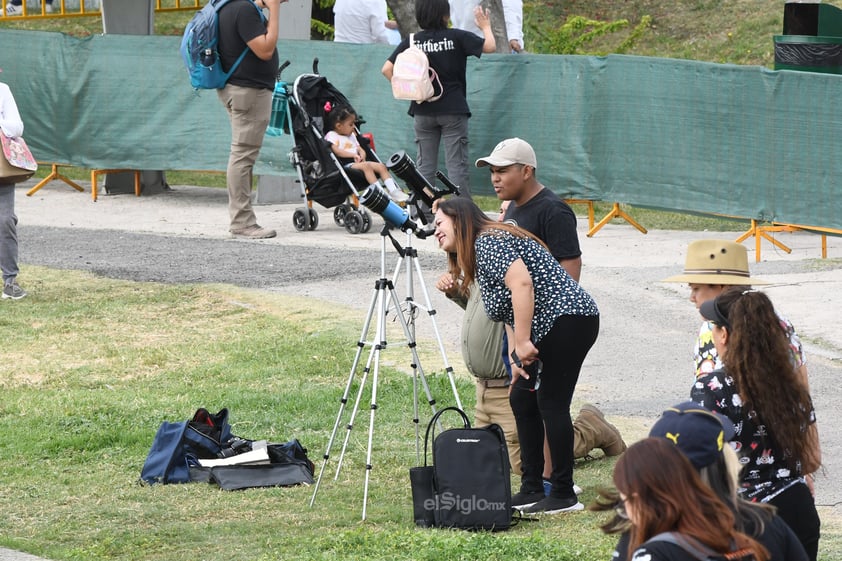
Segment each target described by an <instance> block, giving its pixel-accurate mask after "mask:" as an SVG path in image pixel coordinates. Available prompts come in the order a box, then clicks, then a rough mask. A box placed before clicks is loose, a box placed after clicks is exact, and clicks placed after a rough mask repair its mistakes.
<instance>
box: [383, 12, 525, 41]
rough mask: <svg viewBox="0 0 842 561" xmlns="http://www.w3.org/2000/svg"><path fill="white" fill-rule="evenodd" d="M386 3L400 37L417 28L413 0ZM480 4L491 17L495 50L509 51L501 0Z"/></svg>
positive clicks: (413, 31)
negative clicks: (393, 17)
mask: <svg viewBox="0 0 842 561" xmlns="http://www.w3.org/2000/svg"><path fill="white" fill-rule="evenodd" d="M386 5H388V6H389V9H390V10H391V11H392V15H394V16H395V21H396V22H397V23H398V29H400V32H401V37H407V36H408V35H409V34H410V33H415V32H416V31H418V30H419V27H418V22H416V21H415V0H386ZM482 6H483V7H484V8H486V9H487V10H488V12H489V15H490V17H491V31H492V32H493V34H494V41H496V42H497V52H498V53H507V52H509V39H508V36H507V34H506V22H505V20H504V19H503V2H502V0H482Z"/></svg>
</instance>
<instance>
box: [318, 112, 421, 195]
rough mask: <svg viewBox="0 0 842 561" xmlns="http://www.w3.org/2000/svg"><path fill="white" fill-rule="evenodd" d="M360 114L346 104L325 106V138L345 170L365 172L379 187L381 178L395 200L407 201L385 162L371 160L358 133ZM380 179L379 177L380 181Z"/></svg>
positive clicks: (367, 177)
mask: <svg viewBox="0 0 842 561" xmlns="http://www.w3.org/2000/svg"><path fill="white" fill-rule="evenodd" d="M356 123H357V114H356V113H355V112H354V110H353V109H352V108H351V107H350V106H347V105H337V106H335V107H334V106H326V107H325V130H326V131H328V132H327V134H325V140H327V141H328V142H330V149H331V150H332V151H333V153H334V154H335V155H336V157H337V158H338V159H339V162H340V163H341V164H342V165H343V166H344V167H345V169H353V170H357V171H360V172H362V173H363V174H364V175H365V179H366V181H368V184H369V185H371V186H378V187H379V186H380V181H379V180H382V182H383V186H384V187H385V188H386V192H388V193H389V197H390V198H391V199H392V200H393V201H395V202H396V203H403V202H406V199H407V195H406V193H404V192H403V191H401V189H400V188H399V187H398V185H397V183H395V180H394V179H392V176H391V174H389V170H388V168H386V166H385V165H384V164H383V163H382V162H376V161H368V160H367V159H366V152H365V149H363V147H362V146H360V143H359V141H358V140H357V135H356ZM378 178H379V180H378Z"/></svg>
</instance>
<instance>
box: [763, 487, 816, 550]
mask: <svg viewBox="0 0 842 561" xmlns="http://www.w3.org/2000/svg"><path fill="white" fill-rule="evenodd" d="M769 504H773V505H775V506H776V507H778V516H780V517H781V519H783V521H784V522H786V523H787V525H788V526H789V527H790V528H791V529H792V531H793V533H794V534H795V535H796V536H798V540H799V541H800V542H801V545H803V546H804V550H805V551H806V552H807V557H809V558H810V561H816V557H817V556H818V554H819V536H820V535H821V520H819V513H818V512H817V511H816V503H815V501H814V500H813V495H811V494H810V488H809V487H807V484H806V483H799V484H797V485H793V486H792V487H790V488H789V489H787V490H786V491H784V492H783V493H781V494H780V495H778V496H777V497H775V498H774V499H772V500H770V501H769Z"/></svg>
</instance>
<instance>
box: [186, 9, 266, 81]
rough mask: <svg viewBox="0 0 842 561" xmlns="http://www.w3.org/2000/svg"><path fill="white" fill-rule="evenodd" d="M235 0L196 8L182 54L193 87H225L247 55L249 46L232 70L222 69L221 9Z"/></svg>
mask: <svg viewBox="0 0 842 561" xmlns="http://www.w3.org/2000/svg"><path fill="white" fill-rule="evenodd" d="M230 1H231V0H210V1H209V2H208V3H207V4H206V5H205V7H204V8H202V9H201V10H199V11H198V12H196V15H195V16H193V19H191V20H190V22H189V23H188V24H187V26H186V27H185V28H184V35H183V36H182V38H181V48H180V49H179V51H180V52H181V58H182V59H184V65H185V66H186V67H187V73H188V74H189V75H190V84H191V85H192V86H193V89H197V90H198V89H205V90H213V89H219V88H223V87H225V83H226V82H228V78H230V77H231V74H233V73H234V70H236V69H237V67H238V66H239V65H240V63H241V62H242V61H243V59H244V58H245V56H246V54H247V53H248V51H249V49H248V47H246V49H245V50H244V51H243V53H242V54H241V55H240V56H239V57H238V58H237V60H236V61H235V62H234V64H232V65H231V68H229V69H228V72H224V71H223V70H222V63H221V61H220V60H219V50H218V43H219V10H221V9H222V7H223V6H225V5H226V4H227V3H228V2H230ZM251 3H252V5H253V6H254V8H255V9H256V10H257V11H258V13H259V14H260V17H261V18H263V17H264V16H263V12H262V11H261V10H260V8H258V7H257V4H255V3H254V2H251Z"/></svg>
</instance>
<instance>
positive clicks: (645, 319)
mask: <svg viewBox="0 0 842 561" xmlns="http://www.w3.org/2000/svg"><path fill="white" fill-rule="evenodd" d="M29 185H31V183H28V184H24V185H22V186H21V187H20V192H19V194H18V198H17V210H18V216H19V218H20V225H19V233H20V243H21V261H22V262H23V263H24V264H28V265H44V266H49V267H55V268H64V269H78V270H86V271H91V272H93V273H96V274H97V275H101V276H103V277H109V278H119V279H128V280H139V281H158V282H173V283H185V282H214V283H215V282H224V283H230V284H234V285H238V286H243V287H250V288H257V289H264V290H269V291H273V292H279V293H286V294H295V295H303V296H308V297H313V298H318V299H321V300H326V301H330V302H332V303H335V304H337V305H341V306H347V307H350V308H357V309H365V308H366V307H367V306H368V304H369V302H370V299H369V298H367V297H365V296H363V297H361V295H367V294H370V293H371V291H372V290H373V285H374V281H375V280H376V279H377V278H379V277H380V276H381V273H380V267H381V255H382V256H384V257H385V262H386V267H385V269H386V271H387V276H389V277H391V276H392V271H393V268H394V266H395V263H396V260H397V252H396V251H395V249H394V248H393V247H392V244H391V242H390V241H389V240H388V238H387V239H386V241H387V242H388V243H386V244H385V252H381V248H382V247H383V246H384V244H383V241H384V238H383V237H382V236H380V235H379V227H380V225H381V224H382V220H381V219H380V218H379V217H375V219H374V226H373V228H372V231H371V232H369V233H367V234H359V235H350V234H348V233H347V232H345V231H344V230H342V229H340V228H338V227H337V226H336V225H334V224H333V220H332V211H331V210H329V209H323V208H321V207H318V206H317V207H316V210H318V211H319V214H320V218H321V225H320V226H319V228H318V229H317V230H315V231H312V232H303V233H301V232H296V231H295V230H294V229H293V227H292V213H293V210H294V209H295V206H296V205H266V206H259V207H257V213H258V219H259V220H260V223H261V225H263V226H268V227H272V228H276V229H277V230H278V232H279V235H278V237H277V238H275V239H271V240H261V241H244V240H234V239H231V238H230V237H229V236H228V234H227V229H226V224H227V213H226V206H225V204H226V194H225V192H224V191H222V190H217V189H208V188H201V187H176V188H175V190H174V191H173V192H168V193H162V194H158V195H153V196H143V197H140V198H136V197H134V196H132V195H107V196H101V197H100V199H99V200H98V201H97V202H95V203H94V202H92V201H91V199H90V195H89V193H78V192H76V191H73V190H71V189H69V188H68V187H66V186H64V185H63V184H61V183H60V182H53V183H52V184H50V185H48V186H47V187H45V188H43V189H42V190H40V191H39V192H38V193H36V194H35V195H34V196H33V197H26V196H24V192H25V190H26V189H27V188H28V186H29ZM586 231H587V224H586V223H585V221H581V222H580V227H579V232H580V241H581V244H582V249H583V252H584V255H583V259H584V270H583V276H582V284H583V286H584V287H585V288H586V289H587V290H589V291H590V292H591V293H592V294H593V296H594V298H595V299H596V301H597V303H598V305H599V307H600V311H601V314H602V329H601V332H600V336H599V340H598V341H597V344H596V346H595V347H594V349H593V350H592V351H591V353H590V355H589V357H588V360H587V361H586V363H585V367H584V370H583V373H582V376H581V378H580V384H579V387H578V389H577V395H576V400H577V401H578V402H583V401H590V402H593V403H596V404H598V405H599V406H600V407H601V408H602V409H603V410H604V411H605V412H606V413H607V414H609V416H611V417H612V419H616V420H617V424H618V425H620V426H621V427H622V428H623V430H624V432H625V433H626V434H627V436H628V437H629V438H630V439H631V440H634V439H636V438H637V437H640V436H643V435H644V434H645V432H646V431H647V430H648V427H649V426H650V425H651V421H652V420H653V419H654V418H656V417H657V415H658V414H659V413H660V412H661V411H662V410H663V409H664V408H665V407H667V406H669V405H672V404H674V403H676V402H678V401H683V400H684V399H686V397H687V395H688V393H689V385H690V382H691V376H692V374H691V358H690V347H691V343H692V339H693V335H694V333H695V332H696V330H697V329H698V325H699V318H698V316H697V315H696V313H695V312H694V310H693V308H692V305H691V304H690V303H689V302H687V299H686V296H687V294H686V287H684V286H681V285H668V284H661V283H658V282H657V281H658V280H659V279H662V278H664V277H667V276H669V275H672V274H676V273H677V272H680V270H681V268H682V266H683V261H684V252H685V249H686V247H687V243H688V242H690V241H692V240H694V239H699V238H704V237H723V238H726V239H733V238H734V237H735V236H734V233H727V234H716V233H711V232H667V231H650V232H649V234H647V235H642V234H640V233H639V232H637V231H636V230H635V229H633V228H631V227H630V226H628V225H625V224H610V225H608V226H606V227H605V228H603V229H602V230H601V231H600V232H599V233H598V234H597V235H596V236H595V237H593V238H587V237H586V236H585V232H586ZM395 235H396V237H397V238H398V241H399V242H400V245H404V244H405V241H406V238H405V237H404V236H403V235H402V234H399V233H398V234H395ZM777 237H778V239H780V240H781V241H782V242H783V243H785V244H787V245H789V246H790V247H791V248H792V253H791V254H785V253H784V252H782V251H780V250H778V249H776V248H774V247H773V246H772V245H771V244H768V243H765V242H764V245H763V248H762V257H763V260H762V262H761V263H757V264H754V263H753V260H754V251H753V249H754V248H753V247H749V258H750V259H751V260H752V273H753V275H755V276H757V277H760V278H763V279H765V280H768V281H771V282H773V283H775V284H774V285H772V286H770V287H768V288H766V289H765V290H766V291H767V292H768V293H769V295H770V296H771V297H772V299H773V300H774V301H775V302H776V305H777V306H778V307H779V309H780V310H781V311H782V312H783V313H784V314H785V315H786V316H788V317H789V318H790V319H791V320H792V321H793V323H794V324H795V325H796V327H797V328H798V330H799V332H800V333H801V335H802V338H803V339H804V341H805V344H806V349H807V352H808V365H809V370H810V374H811V384H812V391H813V395H814V398H815V402H816V407H817V411H818V414H819V417H820V432H821V436H822V447H823V452H824V459H825V465H826V468H827V474H826V476H825V477H823V478H821V479H820V480H819V486H818V495H817V498H818V503H819V504H821V505H833V506H832V507H829V508H827V509H824V510H823V516H827V515H830V514H832V513H834V512H835V513H836V514H842V510H840V507H839V506H838V505H839V504H842V478H840V477H838V474H839V473H840V471H842V414H840V413H842V411H840V406H841V405H840V404H842V389H841V388H840V385H839V384H838V382H837V381H838V380H839V379H840V377H842V324H840V322H839V320H838V313H839V310H840V309H842V308H841V307H840V298H842V297H840V296H839V295H840V294H842V239H841V238H830V239H829V240H828V252H829V259H826V260H822V259H820V256H821V252H820V238H819V237H818V236H816V235H812V234H805V233H782V234H779V235H778V236H777ZM412 244H413V246H414V247H415V248H416V249H417V251H418V255H419V257H418V263H419V265H420V267H421V269H422V272H423V279H424V280H423V283H421V282H420V281H419V282H417V283H416V285H415V288H414V290H415V291H416V299H419V300H422V301H423V297H424V291H425V290H428V291H429V293H430V299H431V304H432V305H433V306H434V307H435V308H436V309H438V310H439V314H438V327H439V329H440V331H441V333H442V338H443V340H444V341H445V344H446V348H447V352H448V355H449V358H450V362H451V364H453V365H454V367H455V368H457V370H458V369H460V368H461V359H460V358H459V349H458V332H459V321H460V316H461V314H460V311H459V310H458V308H456V307H455V306H454V305H453V304H451V303H449V302H447V301H446V300H445V299H444V298H442V297H440V296H439V294H438V293H437V292H436V291H435V289H434V288H433V286H434V282H435V279H436V277H437V276H438V274H439V273H440V272H441V271H443V270H444V266H445V264H444V255H443V253H442V252H440V251H439V250H438V249H437V248H436V247H435V244H434V242H433V241H432V240H429V239H428V240H417V239H413V240H412ZM747 246H753V244H752V243H747ZM401 278H402V281H401V282H398V283H396V290H397V291H398V292H399V294H400V296H401V297H403V296H404V294H405V291H406V288H405V285H404V284H402V282H403V280H405V278H406V275H403V276H402V277H401ZM28 280H29V279H27V278H26V277H22V278H21V283H22V284H24V286H25V287H27V288H29V289H30V290H32V288H33V286H32V284H31V283H27V281H28ZM427 287H429V289H427ZM430 327H431V326H430V325H429V324H427V323H425V322H423V321H419V342H420V341H421V340H422V339H423V338H427V340H429V341H432V339H433V332H432V330H431V329H430ZM15 555H17V554H16V553H15V552H8V551H3V550H0V561H5V560H15V561H18V560H23V559H30V560H31V559H32V558H30V557H16V556H15Z"/></svg>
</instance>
